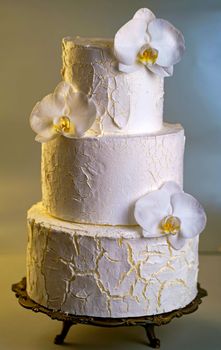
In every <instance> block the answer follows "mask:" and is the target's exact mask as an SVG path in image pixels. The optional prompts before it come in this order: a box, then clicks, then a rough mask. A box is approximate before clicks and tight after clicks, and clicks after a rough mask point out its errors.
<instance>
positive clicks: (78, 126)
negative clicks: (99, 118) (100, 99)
mask: <svg viewBox="0 0 221 350" xmlns="http://www.w3.org/2000/svg"><path fill="white" fill-rule="evenodd" d="M66 101H67V105H68V107H69V115H68V116H69V118H70V120H71V122H72V123H73V124H74V126H75V128H74V132H73V133H71V132H69V133H64V135H65V136H67V137H70V138H72V137H75V136H82V135H83V134H84V133H85V132H86V131H87V130H88V129H90V127H91V126H92V124H93V123H94V121H95V119H96V106H95V104H94V102H93V100H92V99H88V96H87V95H86V94H84V93H83V92H74V91H73V90H72V91H71V92H70V93H69V94H68V95H67V98H66Z"/></svg>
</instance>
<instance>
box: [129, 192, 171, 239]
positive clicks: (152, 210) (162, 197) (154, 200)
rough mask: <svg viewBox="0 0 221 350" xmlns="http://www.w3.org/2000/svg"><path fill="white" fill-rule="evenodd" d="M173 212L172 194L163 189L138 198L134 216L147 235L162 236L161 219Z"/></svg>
mask: <svg viewBox="0 0 221 350" xmlns="http://www.w3.org/2000/svg"><path fill="white" fill-rule="evenodd" d="M169 214H171V206H170V196H169V193H168V192H167V191H164V190H163V189H160V190H157V191H153V192H150V193H148V194H147V195H145V196H143V197H141V198H140V199H138V201H137V202H136V204H135V210H134V217H135V219H136V221H137V223H138V225H140V226H141V227H142V228H143V229H144V231H145V236H146V237H162V233H161V232H160V230H159V224H160V222H161V220H162V219H163V218H164V217H165V216H167V215H169Z"/></svg>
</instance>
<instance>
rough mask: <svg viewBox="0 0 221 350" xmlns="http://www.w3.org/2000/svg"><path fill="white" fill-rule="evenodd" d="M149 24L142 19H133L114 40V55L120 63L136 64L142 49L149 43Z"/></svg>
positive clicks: (119, 31)
mask: <svg viewBox="0 0 221 350" xmlns="http://www.w3.org/2000/svg"><path fill="white" fill-rule="evenodd" d="M148 41H149V39H148V34H147V23H146V21H145V20H144V19H142V18H133V19H131V20H130V21H129V22H127V23H126V24H125V25H123V27H121V28H120V29H119V30H118V32H117V33H116V35H115V38H114V53H115V56H116V57H117V59H118V60H119V62H120V63H123V64H124V65H132V64H134V63H135V62H136V58H137V54H138V52H139V50H140V48H141V47H142V46H143V45H144V44H146V43H148Z"/></svg>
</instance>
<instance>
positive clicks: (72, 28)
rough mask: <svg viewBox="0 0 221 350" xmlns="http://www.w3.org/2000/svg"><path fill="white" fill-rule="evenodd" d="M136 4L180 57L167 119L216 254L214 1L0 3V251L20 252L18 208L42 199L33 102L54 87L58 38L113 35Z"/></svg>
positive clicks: (219, 78) (219, 40) (220, 241)
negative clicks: (180, 46) (173, 32)
mask: <svg viewBox="0 0 221 350" xmlns="http://www.w3.org/2000/svg"><path fill="white" fill-rule="evenodd" d="M140 7H150V8H151V9H152V10H153V11H154V12H155V13H156V15H157V16H158V17H163V18H165V19H167V20H169V21H171V22H172V23H173V24H174V25H175V26H177V27H178V28H180V29H181V30H182V32H183V33H184V35H185V38H186V47H187V50H186V55H185V57H184V59H183V60H182V62H181V63H180V64H179V65H177V66H176V68H175V75H174V77H173V78H167V79H166V96H165V97H166V99H165V113H164V115H165V117H164V119H165V120H166V121H170V122H181V123H182V124H183V126H184V128H185V131H186V136H187V143H186V153H185V174H184V187H185V190H186V191H187V192H190V193H192V194H193V195H194V196H196V197H197V198H198V199H199V200H200V201H201V202H202V204H203V205H204V206H205V208H206V210H207V213H208V226H207V229H206V232H205V234H203V235H202V236H201V245H200V247H201V251H204V252H218V251H220V252H221V232H220V228H221V188H220V182H221V180H220V177H221V175H220V174H221V155H220V149H221V137H220V135H221V115H220V114H221V113H220V111H221V89H220V85H221V0H217V1H215V0H208V1H207V0H194V1H191V0H183V1H177V0H152V1H151V0H149V1H145V0H77V1H76V0H59V1H58V0H36V1H35V0H29V1H28V0H27V1H25V0H18V1H17V0H14V1H13V0H0V36H1V37H0V43H1V46H0V77H1V80H0V82H1V85H0V86H1V95H0V96H1V100H0V101H1V102H0V109H1V113H0V118H1V124H0V126H1V127H0V132H1V137H0V143H1V145H0V150H1V163H0V164H1V165H0V169H1V172H0V175H1V183H0V184H1V190H0V191H1V192H0V201H1V208H0V215H1V218H0V222H1V232H0V253H5V254H7V253H24V252H25V249H26V220H25V218H26V211H27V209H28V208H29V207H30V206H31V205H32V204H33V203H35V202H36V201H39V200H40V199H41V192H40V145H39V144H38V143H36V142H35V141H34V136H35V135H34V133H33V132H32V131H31V129H30V127H29V121H28V118H29V114H30V112H31V110H32V108H33V106H34V104H35V103H36V102H37V101H38V100H40V99H41V98H42V97H43V96H45V95H46V94H48V93H49V92H52V91H53V89H54V87H55V86H56V84H57V83H58V82H59V81H60V79H61V78H60V68H61V39H62V38H63V37H65V36H68V35H70V36H75V35H80V36H103V37H113V36H114V33H115V32H116V31H117V29H118V28H119V27H121V26H122V25H123V24H124V23H125V22H126V21H127V20H129V19H130V18H131V17H132V15H133V13H134V12H135V11H136V10H137V9H138V8H140Z"/></svg>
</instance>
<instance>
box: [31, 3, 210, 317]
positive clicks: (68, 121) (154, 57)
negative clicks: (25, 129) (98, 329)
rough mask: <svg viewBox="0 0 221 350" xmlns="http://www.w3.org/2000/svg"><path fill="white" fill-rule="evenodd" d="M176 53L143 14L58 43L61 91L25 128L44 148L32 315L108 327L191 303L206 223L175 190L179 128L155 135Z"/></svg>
mask: <svg viewBox="0 0 221 350" xmlns="http://www.w3.org/2000/svg"><path fill="white" fill-rule="evenodd" d="M183 52H184V39H183V36H182V34H181V33H180V32H179V31H178V30H177V29H176V28H175V27H173V26H172V25H171V24H170V23H169V22H167V21H165V20H163V19H158V18H156V17H155V15H154V14H153V13H152V12H151V11H150V10H148V9H141V10H139V11H137V12H136V14H135V16H134V17H133V19H131V20H130V21H129V22H128V23H126V24H125V25H124V26H123V27H122V28H120V29H119V31H118V32H117V33H116V35H115V38H114V40H107V39H97V38H96V39H93V38H90V39H89V38H80V37H77V38H74V39H71V38H65V39H64V40H63V69H62V76H63V81H62V82H61V83H59V85H58V86H57V87H56V89H55V91H54V92H53V93H52V94H50V95H48V96H46V97H45V98H44V99H43V100H42V101H41V102H39V103H37V105H36V106H35V107H34V109H33V111H32V114H31V118H30V122H31V127H32V129H33V130H34V131H35V132H36V133H37V137H36V139H37V141H40V142H42V168H41V169H42V196H43V198H42V202H41V203H38V204H36V205H34V206H33V207H32V208H31V209H30V210H29V212H28V227H29V240H28V250H27V292H28V295H29V297H30V298H31V299H33V300H34V301H36V302H37V303H39V304H41V305H43V306H46V307H47V308H49V309H52V310H60V311H62V312H65V313H70V314H74V315H88V316H96V317H112V318H115V317H129V316H130V317H132V316H143V315H155V314H159V313H164V312H168V311H171V310H174V309H178V308H181V307H184V306H185V305H187V304H188V303H190V302H191V301H192V300H193V299H194V298H195V296H196V294H197V275H198V235H199V234H200V233H201V232H202V231H203V229H204V227H205V224H206V215H205V212H204V210H203V208H202V206H201V205H200V204H199V202H198V201H197V200H196V199H195V198H193V197H192V196H191V195H189V194H187V193H185V192H184V191H183V189H182V186H183V154H184V143H185V137H184V131H183V128H182V126H181V125H179V124H167V123H163V95H164V77H166V76H170V75H172V74H173V66H174V64H176V63H178V62H179V60H180V59H181V56H182V54H183Z"/></svg>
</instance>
